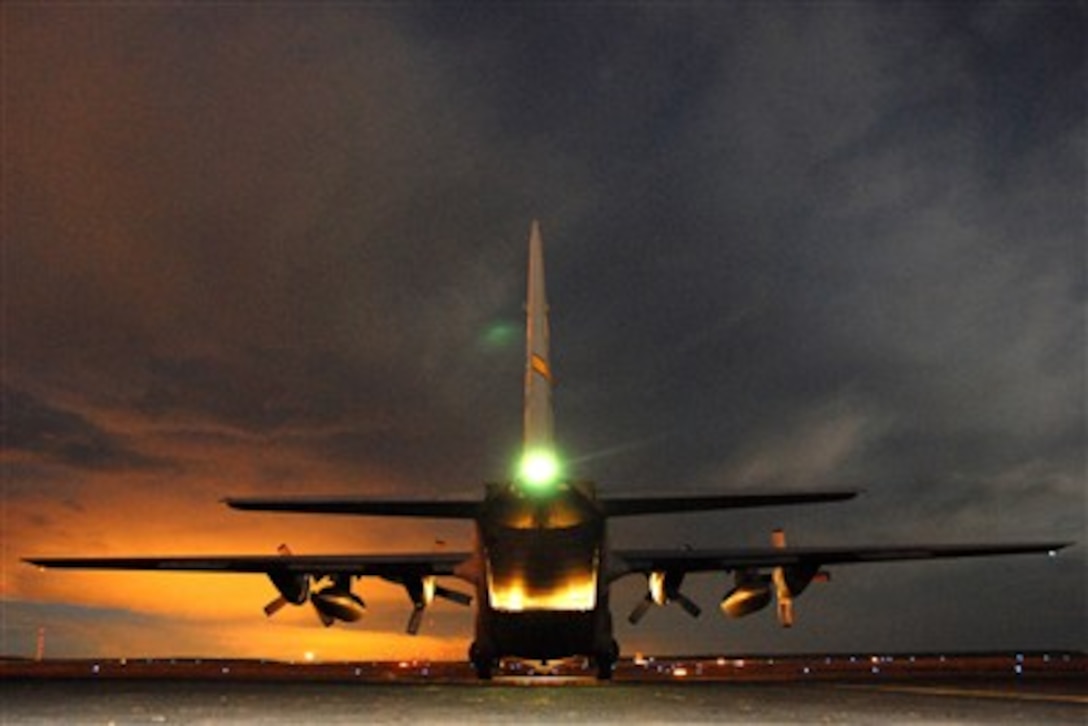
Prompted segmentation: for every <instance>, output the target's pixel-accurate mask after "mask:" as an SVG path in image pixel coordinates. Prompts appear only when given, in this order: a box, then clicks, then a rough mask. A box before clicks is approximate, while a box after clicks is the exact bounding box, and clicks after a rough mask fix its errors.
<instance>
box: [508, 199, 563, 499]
mask: <svg viewBox="0 0 1088 726" xmlns="http://www.w3.org/2000/svg"><path fill="white" fill-rule="evenodd" d="M548 337H549V331H548V298H547V294H546V292H545V289H544V250H543V242H542V240H541V236H540V223H539V222H537V221H536V220H533V225H532V229H531V230H530V232H529V285H528V294H527V296H526V304H525V443H524V449H523V452H522V459H521V463H520V466H519V472H518V478H519V480H520V481H521V482H522V483H523V484H527V485H529V486H530V487H537V488H545V487H550V486H551V484H553V483H554V481H555V480H556V478H557V477H558V475H559V464H558V459H557V458H556V454H555V449H554V441H553V429H554V423H553V419H552V368H551V359H550V357H549V351H548V343H549V341H548Z"/></svg>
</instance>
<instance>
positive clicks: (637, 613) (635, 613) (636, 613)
mask: <svg viewBox="0 0 1088 726" xmlns="http://www.w3.org/2000/svg"><path fill="white" fill-rule="evenodd" d="M653 604H654V600H653V598H652V597H650V596H649V595H646V597H644V598H642V599H641V600H639V601H638V603H637V604H636V605H635V609H634V610H632V611H631V614H630V615H628V616H627V622H629V623H631V625H638V622H639V621H640V620H642V618H643V616H644V615H646V612H647V611H648V610H649V609H650V606H652V605H653Z"/></svg>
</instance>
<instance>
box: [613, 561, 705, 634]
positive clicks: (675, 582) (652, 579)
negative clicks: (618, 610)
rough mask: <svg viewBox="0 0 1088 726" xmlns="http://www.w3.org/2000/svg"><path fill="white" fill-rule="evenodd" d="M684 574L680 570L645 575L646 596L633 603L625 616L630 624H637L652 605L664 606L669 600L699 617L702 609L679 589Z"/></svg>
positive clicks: (694, 616)
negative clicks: (635, 603) (629, 612)
mask: <svg viewBox="0 0 1088 726" xmlns="http://www.w3.org/2000/svg"><path fill="white" fill-rule="evenodd" d="M684 574H685V573H684V572H683V571H682V570H665V571H654V572H651V573H649V574H648V575H647V576H646V585H647V588H646V589H647V592H646V596H645V597H644V598H643V599H642V600H639V602H638V604H637V605H635V608H634V609H633V610H632V611H631V614H630V615H628V616H627V621H628V622H629V623H631V624H632V625H637V624H638V622H639V621H640V620H642V618H643V616H645V615H646V612H647V611H648V610H649V609H650V607H651V606H652V605H657V606H659V607H664V606H665V605H668V604H669V603H670V602H675V603H677V604H678V605H679V606H680V607H681V608H683V609H684V612H686V613H687V614H688V615H690V616H691V617H693V618H697V617H699V615H700V613H702V609H701V608H700V607H699V606H698V605H696V604H695V603H694V602H692V600H691V598H689V597H688V596H687V595H685V594H684V593H683V592H681V591H680V586H681V585H682V584H683V582H684Z"/></svg>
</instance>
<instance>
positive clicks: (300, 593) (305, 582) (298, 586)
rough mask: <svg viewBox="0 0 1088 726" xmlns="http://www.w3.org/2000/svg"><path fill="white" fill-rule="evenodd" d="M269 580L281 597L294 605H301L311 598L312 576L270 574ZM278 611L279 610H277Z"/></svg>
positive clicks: (286, 573)
mask: <svg viewBox="0 0 1088 726" xmlns="http://www.w3.org/2000/svg"><path fill="white" fill-rule="evenodd" d="M268 579H270V580H271V581H272V584H273V585H275V587H276V590H278V591H279V593H280V596H281V597H283V599H284V600H286V601H287V602H289V603H290V604H292V605H301V604H302V603H304V602H306V598H308V597H309V596H310V576H309V575H295V574H292V573H290V572H269V573H268ZM277 609H278V608H277Z"/></svg>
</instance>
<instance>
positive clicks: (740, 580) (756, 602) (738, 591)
mask: <svg viewBox="0 0 1088 726" xmlns="http://www.w3.org/2000/svg"><path fill="white" fill-rule="evenodd" d="M733 579H734V587H733V589H732V590H730V591H729V592H727V593H726V594H725V597H723V598H722V601H721V604H720V605H719V607H720V608H721V611H722V612H723V613H725V614H726V615H728V616H729V617H731V618H742V617H744V616H745V615H751V614H752V613H754V612H758V611H760V610H762V609H763V608H765V607H767V605H769V604H770V602H771V577H770V575H761V574H760V573H759V572H756V571H753V570H737V572H736V573H735V574H734V576H733Z"/></svg>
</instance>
